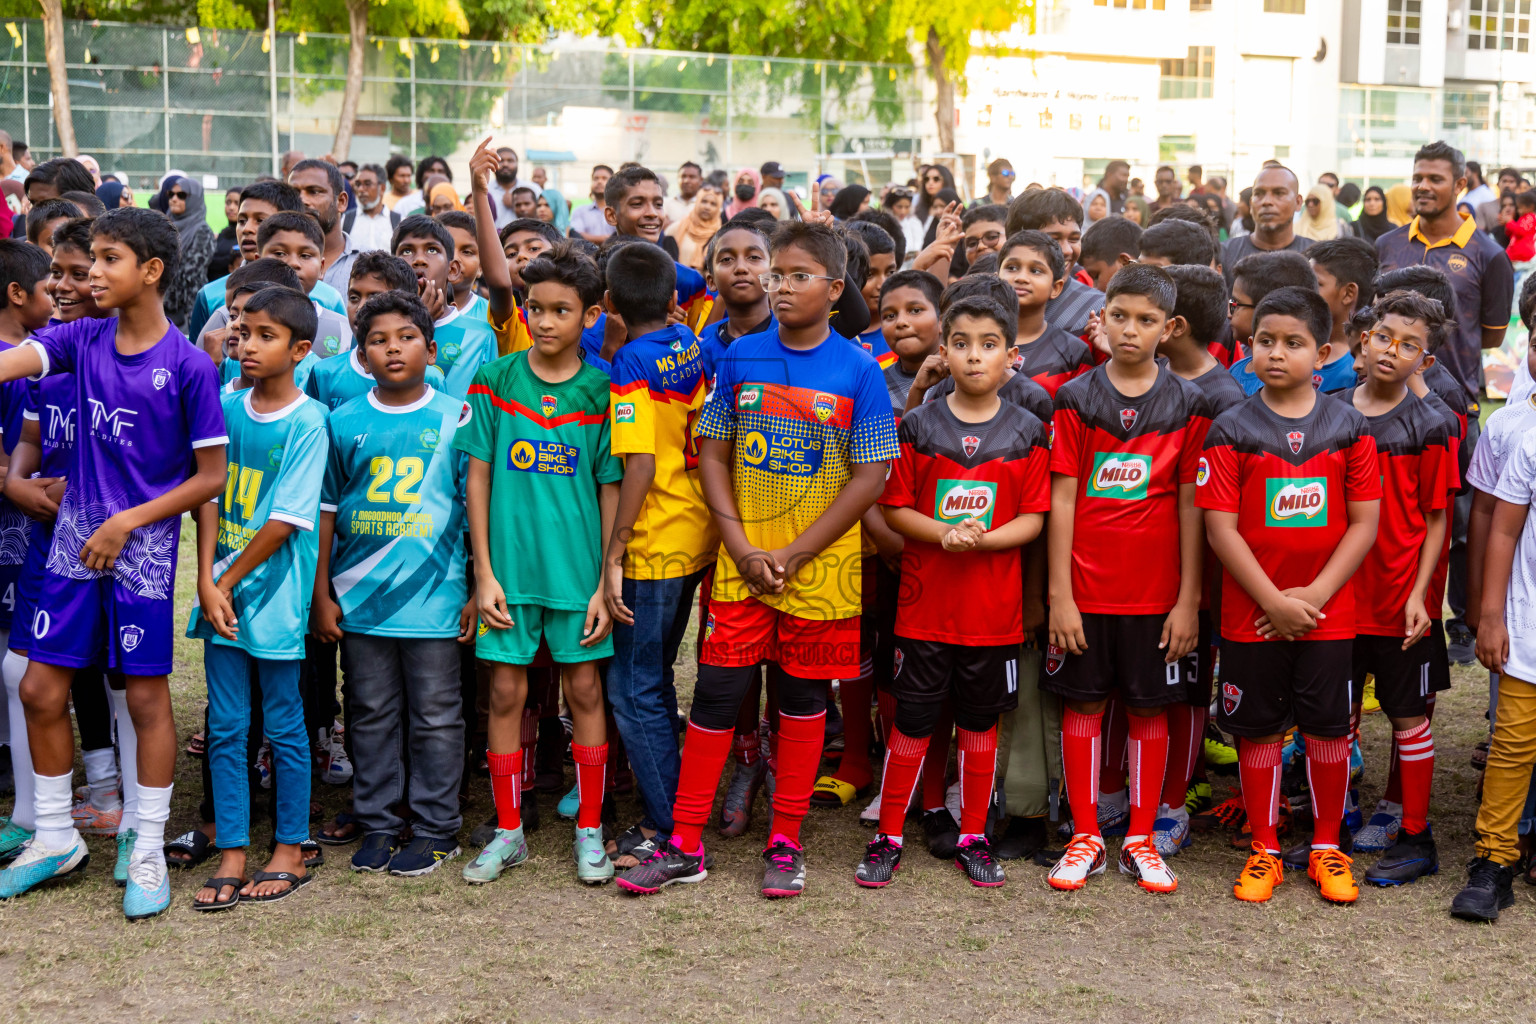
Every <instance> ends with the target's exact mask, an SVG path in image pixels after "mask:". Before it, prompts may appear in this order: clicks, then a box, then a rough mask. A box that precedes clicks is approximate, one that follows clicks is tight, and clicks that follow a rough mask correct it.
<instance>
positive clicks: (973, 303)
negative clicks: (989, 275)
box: [940, 295, 1019, 348]
mask: <svg viewBox="0 0 1536 1024" xmlns="http://www.w3.org/2000/svg"><path fill="white" fill-rule="evenodd" d="M963 316H974V317H978V318H985V319H987V320H991V321H993V322H994V323H996V324H997V325H998V326H999V327H1001V328H1002V329H1003V337H1004V338H1006V339H1007V340H1008V345H1009V347H1010V348H1011V347H1013V345H1014V344H1015V343H1017V342H1018V340H1019V314H1018V312H1017V307H1015V311H1014V313H1013V314H1012V315H1009V312H1008V308H1007V307H1006V306H1003V305H1000V304H998V303H997V302H995V301H994V300H992V299H991V298H988V297H987V296H985V295H968V296H966V297H965V298H963V299H957V300H955V301H954V302H952V303H950V305H949V308H948V309H946V310H945V311H944V319H943V320H941V321H940V326H941V327H942V328H943V331H944V335H943V337H944V340H945V341H948V340H949V335H950V332H951V331H953V330H954V328H955V321H956V320H959V319H960V318H961V317H963Z"/></svg>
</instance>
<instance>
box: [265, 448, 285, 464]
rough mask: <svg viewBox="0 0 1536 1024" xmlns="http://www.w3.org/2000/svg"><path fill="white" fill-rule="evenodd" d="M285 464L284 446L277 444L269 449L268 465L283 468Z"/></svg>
mask: <svg viewBox="0 0 1536 1024" xmlns="http://www.w3.org/2000/svg"><path fill="white" fill-rule="evenodd" d="M282 464H283V446H282V445H280V444H275V445H273V446H272V447H271V448H268V449H267V465H269V466H281V465H282Z"/></svg>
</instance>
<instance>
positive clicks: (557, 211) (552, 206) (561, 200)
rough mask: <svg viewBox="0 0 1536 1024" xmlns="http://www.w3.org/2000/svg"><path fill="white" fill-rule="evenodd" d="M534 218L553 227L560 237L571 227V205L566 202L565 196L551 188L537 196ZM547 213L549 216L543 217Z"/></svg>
mask: <svg viewBox="0 0 1536 1024" xmlns="http://www.w3.org/2000/svg"><path fill="white" fill-rule="evenodd" d="M534 209H535V213H534V216H535V217H538V218H539V220H542V221H544V223H546V224H552V225H554V228H555V230H556V231H558V232H560V235H561V237H564V236H565V233H566V232H567V231H568V230H570V227H571V204H570V203H568V202H566V199H565V194H564V193H562V192H560V191H558V190H556V189H552V188H547V189H545V190H544V191H543V192H541V193H540V194H539V203H538V206H536V207H535V208H534ZM546 210H547V211H549V216H548V217H546V216H545V215H544V213H545V211H546Z"/></svg>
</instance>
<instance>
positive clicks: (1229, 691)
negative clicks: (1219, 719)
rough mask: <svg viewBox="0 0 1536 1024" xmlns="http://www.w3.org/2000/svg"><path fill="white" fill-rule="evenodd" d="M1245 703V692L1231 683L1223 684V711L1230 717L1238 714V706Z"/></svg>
mask: <svg viewBox="0 0 1536 1024" xmlns="http://www.w3.org/2000/svg"><path fill="white" fill-rule="evenodd" d="M1242 702H1243V691H1242V690H1240V689H1238V688H1237V687H1235V686H1233V685H1232V684H1231V683H1222V684H1221V710H1222V711H1224V712H1226V714H1227V715H1228V716H1229V717H1230V716H1232V715H1234V714H1236V713H1237V706H1238V705H1239V704H1241V703H1242Z"/></svg>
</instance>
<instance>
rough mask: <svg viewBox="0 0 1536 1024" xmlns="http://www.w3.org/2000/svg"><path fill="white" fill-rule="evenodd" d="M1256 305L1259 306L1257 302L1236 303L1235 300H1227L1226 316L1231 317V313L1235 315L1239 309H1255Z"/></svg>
mask: <svg viewBox="0 0 1536 1024" xmlns="http://www.w3.org/2000/svg"><path fill="white" fill-rule="evenodd" d="M1258 305H1259V304H1258V303H1257V302H1238V301H1237V300H1236V299H1228V300H1227V315H1228V316H1231V315H1232V314H1233V313H1236V312H1237V311H1238V310H1240V309H1256V308H1257V307H1258Z"/></svg>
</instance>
